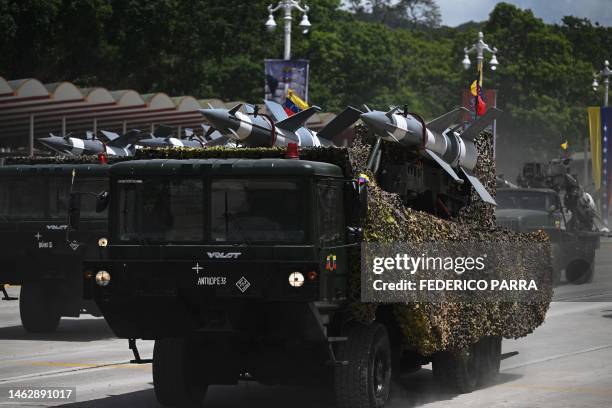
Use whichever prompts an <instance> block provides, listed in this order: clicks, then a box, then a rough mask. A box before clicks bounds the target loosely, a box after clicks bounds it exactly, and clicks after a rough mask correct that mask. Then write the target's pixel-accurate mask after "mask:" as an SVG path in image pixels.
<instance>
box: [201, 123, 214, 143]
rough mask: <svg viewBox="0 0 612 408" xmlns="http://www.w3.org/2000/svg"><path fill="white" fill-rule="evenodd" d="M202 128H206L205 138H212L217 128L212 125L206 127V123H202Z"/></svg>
mask: <svg viewBox="0 0 612 408" xmlns="http://www.w3.org/2000/svg"><path fill="white" fill-rule="evenodd" d="M202 128H203V129H204V140H207V141H210V140H212V138H211V135H212V134H213V133H214V132H215V128H214V127H212V126H206V127H204V125H202Z"/></svg>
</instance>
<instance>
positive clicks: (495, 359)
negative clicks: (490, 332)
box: [476, 336, 502, 385]
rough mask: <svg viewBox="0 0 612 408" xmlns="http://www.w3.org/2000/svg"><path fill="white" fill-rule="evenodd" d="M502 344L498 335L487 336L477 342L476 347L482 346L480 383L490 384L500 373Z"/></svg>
mask: <svg viewBox="0 0 612 408" xmlns="http://www.w3.org/2000/svg"><path fill="white" fill-rule="evenodd" d="M501 344H502V339H501V337H498V336H490V337H485V338H483V339H481V340H480V341H479V342H478V343H477V345H476V347H478V348H481V351H480V353H481V355H482V358H481V362H480V367H479V373H478V377H479V378H478V382H479V384H481V385H485V384H490V383H492V382H493V381H495V378H496V377H497V375H498V374H499V366H500V364H501Z"/></svg>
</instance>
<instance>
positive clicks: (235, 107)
mask: <svg viewBox="0 0 612 408" xmlns="http://www.w3.org/2000/svg"><path fill="white" fill-rule="evenodd" d="M241 106H242V104H241V103H239V104H238V105H236V106H234V107H233V108H232V109H230V110H229V111H227V113H228V114H229V115H235V114H236V112H238V110H239V109H240V107H241Z"/></svg>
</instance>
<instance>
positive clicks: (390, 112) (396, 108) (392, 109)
mask: <svg viewBox="0 0 612 408" xmlns="http://www.w3.org/2000/svg"><path fill="white" fill-rule="evenodd" d="M398 109H399V108H398V107H397V106H395V107H392V108H391V109H389V111H388V112H386V113H385V115H387V117H388V118H389V119H391V118H392V117H393V114H394V113H395V112H397V110H398Z"/></svg>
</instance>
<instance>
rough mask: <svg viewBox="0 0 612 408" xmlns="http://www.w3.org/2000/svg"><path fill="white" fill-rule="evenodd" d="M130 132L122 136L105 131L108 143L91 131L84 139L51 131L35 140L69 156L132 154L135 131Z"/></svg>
mask: <svg viewBox="0 0 612 408" xmlns="http://www.w3.org/2000/svg"><path fill="white" fill-rule="evenodd" d="M104 132H106V131H101V133H104ZM131 132H132V133H129V132H128V134H126V135H123V136H119V135H117V134H116V133H113V132H106V133H108V139H107V141H108V143H103V142H102V141H100V140H98V139H96V138H95V137H94V135H93V133H92V132H87V134H86V138H85V139H81V138H78V137H72V136H70V135H66V136H55V135H54V134H53V133H50V134H49V136H48V137H42V138H40V139H37V141H38V142H39V143H40V144H41V145H43V146H44V147H46V148H47V149H49V150H52V151H54V152H57V153H60V154H64V155H69V156H81V155H89V154H99V153H106V154H107V155H109V156H132V155H133V154H134V145H133V144H132V143H133V137H134V135H135V133H134V132H135V131H131ZM102 137H104V135H103V136H102Z"/></svg>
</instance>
